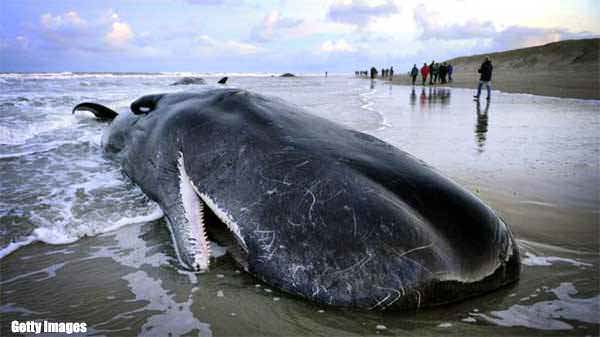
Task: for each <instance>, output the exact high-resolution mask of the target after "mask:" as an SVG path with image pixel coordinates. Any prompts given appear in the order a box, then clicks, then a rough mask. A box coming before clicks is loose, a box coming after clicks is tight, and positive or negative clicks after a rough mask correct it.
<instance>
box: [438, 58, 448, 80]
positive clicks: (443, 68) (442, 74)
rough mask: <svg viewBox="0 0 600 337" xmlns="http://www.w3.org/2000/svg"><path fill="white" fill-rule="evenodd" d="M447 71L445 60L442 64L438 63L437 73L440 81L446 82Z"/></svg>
mask: <svg viewBox="0 0 600 337" xmlns="http://www.w3.org/2000/svg"><path fill="white" fill-rule="evenodd" d="M447 73H448V68H447V67H446V62H443V63H442V64H440V67H439V69H438V74H439V78H440V82H441V83H446V74H447Z"/></svg>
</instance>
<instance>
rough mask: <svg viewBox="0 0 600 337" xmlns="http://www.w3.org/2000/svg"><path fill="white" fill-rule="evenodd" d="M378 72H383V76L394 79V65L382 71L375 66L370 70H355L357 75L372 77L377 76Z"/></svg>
mask: <svg viewBox="0 0 600 337" xmlns="http://www.w3.org/2000/svg"><path fill="white" fill-rule="evenodd" d="M378 74H381V78H389V79H392V78H393V77H394V67H390V68H388V69H385V68H382V69H381V73H379V72H378V71H377V68H375V67H371V69H370V70H357V71H355V72H354V75H355V76H368V77H371V78H372V79H375V78H377V75H378Z"/></svg>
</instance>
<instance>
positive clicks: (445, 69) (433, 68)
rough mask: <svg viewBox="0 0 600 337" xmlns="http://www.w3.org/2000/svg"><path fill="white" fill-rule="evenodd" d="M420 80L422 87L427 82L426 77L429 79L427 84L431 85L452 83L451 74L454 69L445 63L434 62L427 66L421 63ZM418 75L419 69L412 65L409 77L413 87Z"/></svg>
mask: <svg viewBox="0 0 600 337" xmlns="http://www.w3.org/2000/svg"><path fill="white" fill-rule="evenodd" d="M420 72H421V79H422V80H423V85H425V83H426V82H427V77H429V84H430V85H433V84H435V83H437V82H440V83H442V84H444V83H448V82H452V73H453V72H454V68H453V67H452V65H451V64H449V63H447V62H442V63H436V62H435V61H431V64H429V65H427V63H423V66H422V67H421V70H420ZM418 75H419V68H417V65H416V64H415V65H413V68H412V69H411V71H410V76H411V78H412V84H413V85H415V82H416V81H417V76H418Z"/></svg>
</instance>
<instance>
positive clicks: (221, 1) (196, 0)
mask: <svg viewBox="0 0 600 337" xmlns="http://www.w3.org/2000/svg"><path fill="white" fill-rule="evenodd" d="M187 2H188V3H190V4H192V5H205V6H223V5H225V4H232V5H235V4H238V3H239V2H240V1H238V0H187Z"/></svg>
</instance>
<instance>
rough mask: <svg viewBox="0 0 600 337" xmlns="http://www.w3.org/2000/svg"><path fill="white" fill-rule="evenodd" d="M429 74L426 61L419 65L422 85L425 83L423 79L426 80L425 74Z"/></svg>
mask: <svg viewBox="0 0 600 337" xmlns="http://www.w3.org/2000/svg"><path fill="white" fill-rule="evenodd" d="M428 75H429V67H428V66H427V63H423V66H422V67H421V77H422V78H423V85H425V81H427V76H428Z"/></svg>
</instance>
